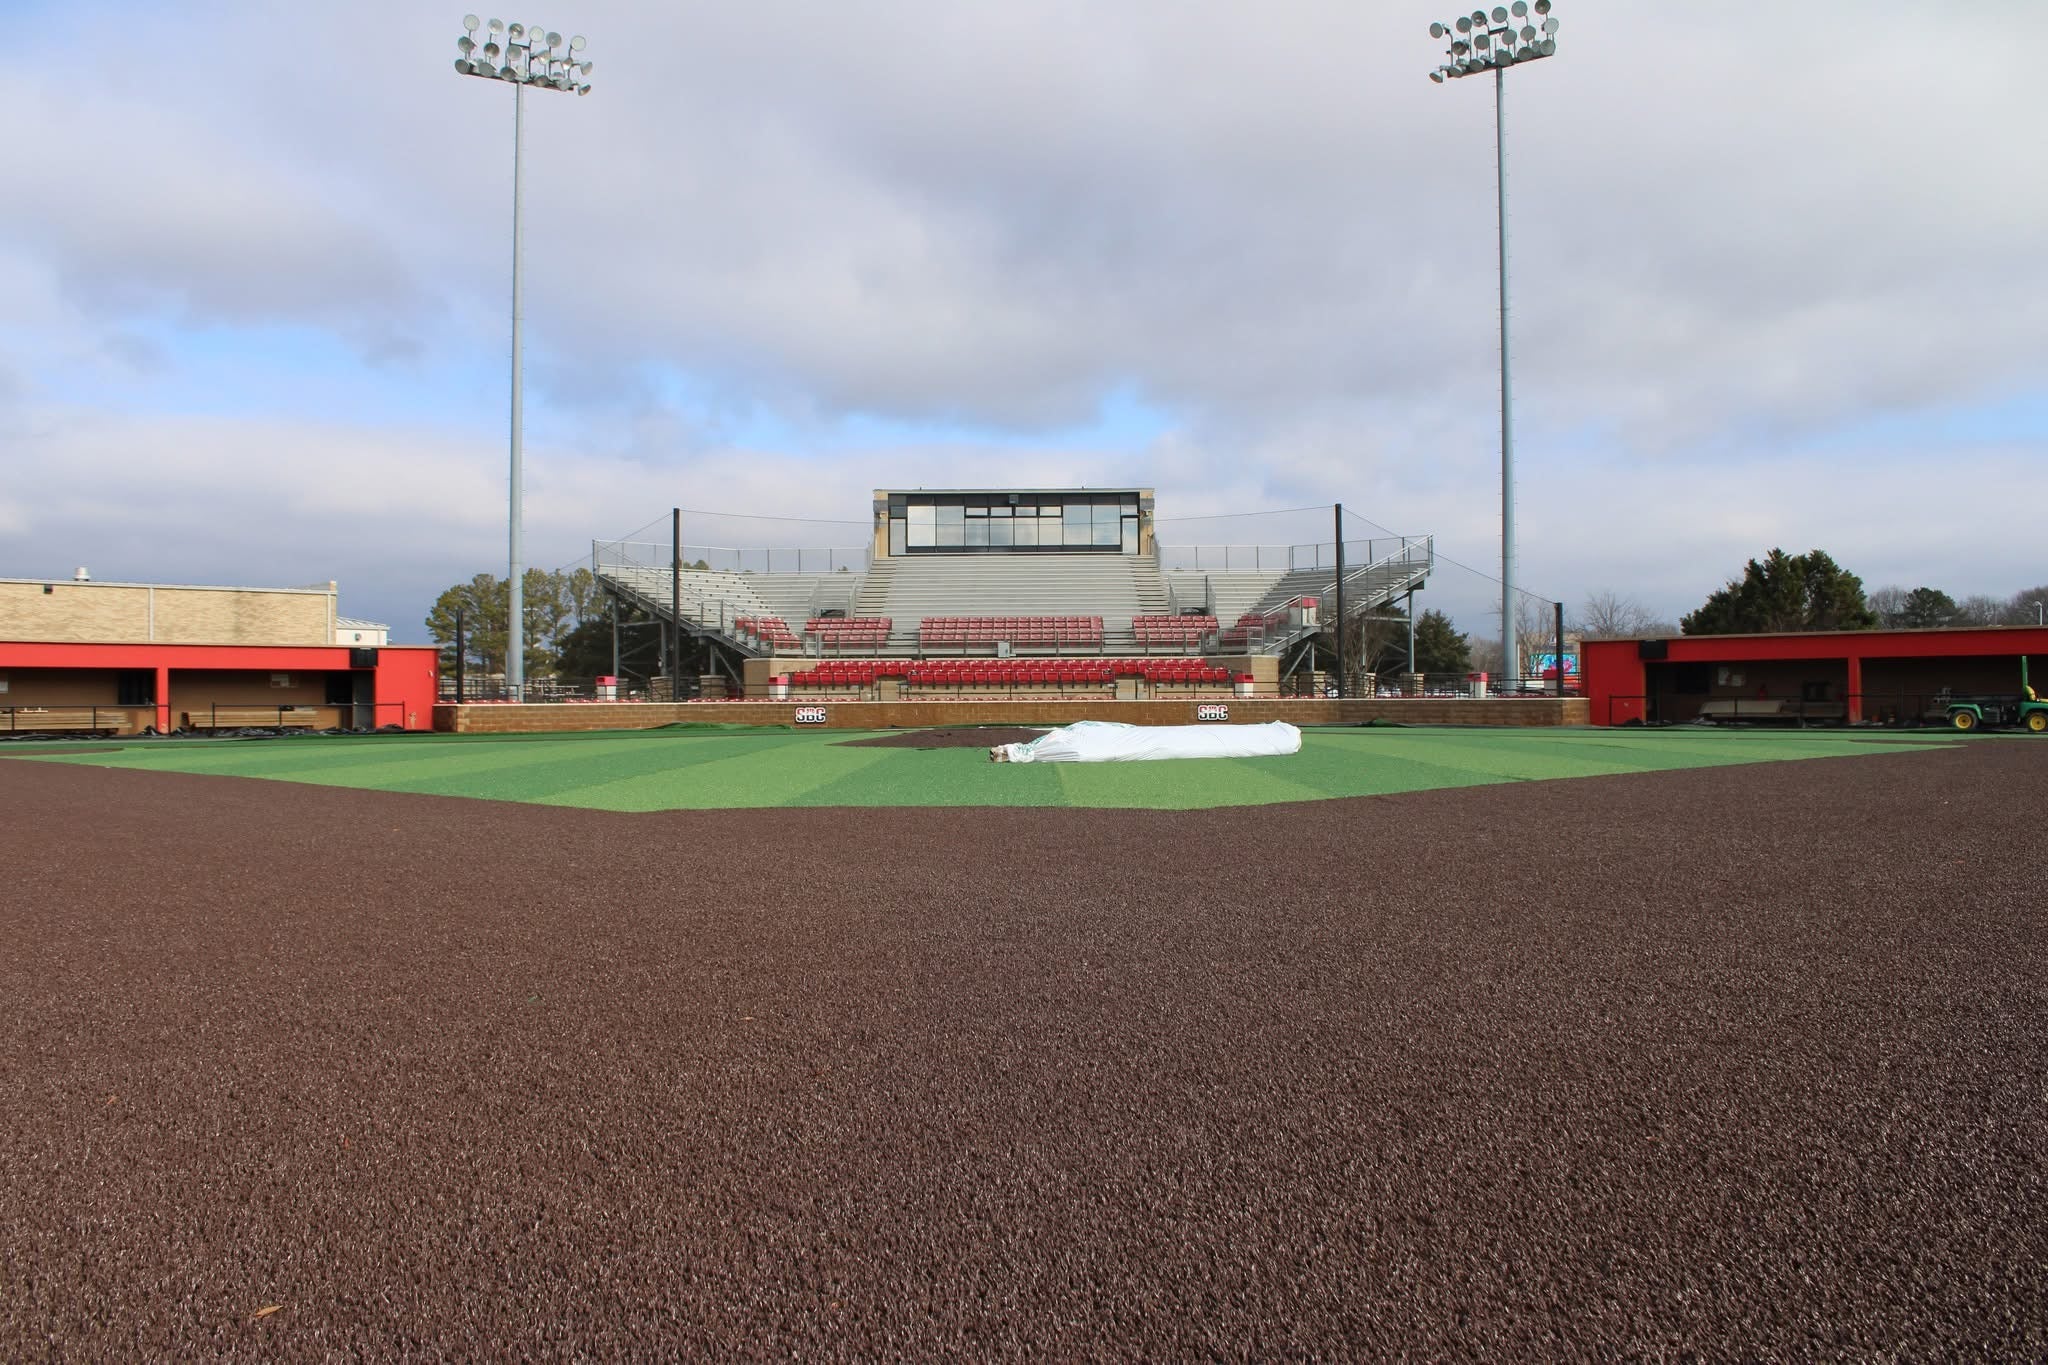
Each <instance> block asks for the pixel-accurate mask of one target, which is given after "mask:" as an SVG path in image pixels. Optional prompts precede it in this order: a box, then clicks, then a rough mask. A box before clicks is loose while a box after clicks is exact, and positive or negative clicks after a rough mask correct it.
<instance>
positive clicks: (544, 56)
mask: <svg viewBox="0 0 2048 1365" xmlns="http://www.w3.org/2000/svg"><path fill="white" fill-rule="evenodd" d="M462 28H463V34H462V36H461V37H460V38H457V39H456V40H455V49H456V51H458V52H460V53H461V54H462V55H461V56H459V57H457V58H456V59H455V69H456V71H457V72H459V73H460V74H462V75H464V76H481V77H483V78H484V79H485V80H493V81H509V82H510V83H511V85H512V493H511V503H512V512H511V537H510V539H511V560H512V572H511V581H510V582H509V583H507V585H506V590H507V592H508V593H509V594H510V597H511V600H510V602H509V603H507V609H506V613H505V688H506V690H507V691H508V692H509V693H510V694H511V696H512V699H513V700H514V701H524V700H525V699H526V574H525V565H524V564H522V563H521V562H520V561H521V560H522V558H523V557H524V556H523V554H522V547H521V545H520V518H521V507H520V503H521V501H522V489H523V483H522V479H521V474H520V468H519V441H520V435H521V425H522V422H523V414H522V413H521V411H520V400H521V387H522V386H521V382H520V372H519V363H520V356H519V322H520V317H519V315H520V311H521V299H520V286H519V266H520V251H521V244H520V227H521V224H520V198H521V195H520V170H521V164H520V163H521V161H522V159H523V156H524V153H525V149H526V87H527V86H529V85H531V86H534V87H536V88H537V89H541V90H564V91H567V90H574V91H575V92H576V93H577V94H579V95H587V94H589V93H590V83H589V82H588V81H587V80H582V79H581V78H583V77H586V76H588V75H589V74H590V65H591V64H590V63H589V62H586V61H582V60H580V59H579V57H578V54H579V53H581V52H582V51H583V38H582V35H580V34H579V35H577V36H575V37H573V38H571V39H569V42H568V44H567V45H566V46H564V44H563V42H562V35H561V34H559V33H549V32H547V31H546V30H544V29H542V28H540V27H539V26H538V25H536V26H533V27H530V28H529V27H528V26H527V25H525V24H512V25H509V26H508V25H507V24H506V23H505V21H504V20H502V19H493V20H491V21H490V22H489V23H488V24H482V23H480V22H479V21H478V20H477V17H476V16H475V15H474V14H465V15H464V16H463V17H462ZM479 28H481V29H483V31H484V41H483V43H482V44H481V45H479V44H478V43H477V40H476V34H477V30H478V29H479ZM579 82H580V83H579Z"/></svg>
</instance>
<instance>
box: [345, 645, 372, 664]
mask: <svg viewBox="0 0 2048 1365" xmlns="http://www.w3.org/2000/svg"><path fill="white" fill-rule="evenodd" d="M348 666H349V667H350V668H375V667H376V666H377V651H376V650H374V649H351V650H350V651H349V652H348Z"/></svg>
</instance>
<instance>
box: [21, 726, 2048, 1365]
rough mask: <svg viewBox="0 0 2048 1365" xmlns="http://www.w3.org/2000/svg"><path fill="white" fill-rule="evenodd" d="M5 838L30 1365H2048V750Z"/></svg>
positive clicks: (111, 817)
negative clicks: (424, 1362)
mask: <svg viewBox="0 0 2048 1365" xmlns="http://www.w3.org/2000/svg"><path fill="white" fill-rule="evenodd" d="M0 798H4V800H5V802H6V808H7V809H8V810H9V811H10V813H11V819H10V821H9V824H8V833H7V847H8V859H7V869H6V872H7V880H6V883H5V888H4V892H0V895H4V910H0V1002H4V1003H0V1357H4V1358H7V1359H31V1358H44V1357H60V1358H72V1359H109V1360H145V1359H171V1358H190V1357H193V1356H197V1355H203V1354H214V1353H231V1354H247V1355H261V1356H263V1357H277V1358H314V1357H328V1356H336V1355H361V1356H369V1357H375V1358H394V1357H414V1356H435V1357H448V1356H453V1357H463V1358H470V1359H481V1358H501V1357H507V1356H544V1357H564V1356H622V1355H634V1356H652V1355H664V1356H675V1355H683V1354H689V1355H693V1356H695V1355H710V1354H714V1353H715V1354H717V1355H720V1356H733V1357H771V1356H791V1355H801V1356H828V1357H838V1358H859V1359H878V1358H890V1357H917V1358H931V1357H950V1358H963V1357H965V1358H973V1357H1014V1356H1026V1355H1030V1356H1036V1357H1039V1358H1051V1359H1066V1358H1097V1359H1110V1358H1115V1359H1129V1358H1134V1357H1145V1358H1159V1357H1175V1358H1186V1357H1227V1358H1244V1357H1276V1356H1285V1357H1293V1356H1320V1357H1325V1358H1331V1359H1344V1360H1357V1359H1376V1358H1384V1357H1387V1356H1390V1355H1394V1354H1398V1353H1408V1354H1412V1355H1417V1356H1426V1357H1442V1356H1469V1355H1479V1354H1485V1355H1490V1356H1493V1357H1496V1358H1499V1359H1506V1360H1517V1359H1529V1358H1540V1357H1556V1356H1601V1357H1606V1356H1616V1355H1630V1356H1645V1355H1657V1356H1678V1355H1686V1354H1691V1353H1697V1354H1700V1355H1704V1356H1709V1357H1716V1358H1764V1357H1773V1358H1808V1357H1813V1356H1838V1355H1840V1356H1853V1357H1859V1358H1862V1357H1871V1356H1893V1355H1896V1356H1903V1357H1907V1358H1926V1357H1958V1356H1961V1357H1984V1356H1989V1357H1996V1358H2004V1359H2024V1358H2039V1357H2041V1356H2042V1355H2043V1354H2044V1353H2048V1329H2044V1313H2048V1309H2044V1304H2048V1049H2044V1037H2048V1009H2044V992H2048V985H2044V983H2048V961H2044V956H2048V954H2044V944H2048V934H2044V923H2043V921H2044V893H2043V855H2044V849H2048V843H2044V840H2043V837H2042V831H2043V822H2044V820H2048V745H2044V744H2040V743H2028V742H2025V741H2001V740H1989V741H1983V742H1972V743H1969V744H1965V745H1961V746H1958V747H1956V748H1954V749H1949V750H1943V751H1940V752H1913V753H1900V754H1897V755H1888V756H1882V757H1876V756H1874V757H1869V758H1859V759H1855V760H1820V761H1811V762H1796V763H1776V764H1768V765H1759V766H1752V767H1740V768H1720V769H1710V770H1699V771H1691V772H1674V773H1661V774H1653V775H1645V776H1640V777H1611V778H1594V779H1587V780H1581V781H1570V782H1549V783H1529V784H1514V785H1505V786H1496V787H1485V788H1475V789H1467V790H1461V791H1438V792H1425V793H1416V794H1411V795H1406V796H1399V797H1385V798H1369V799H1360V800H1352V801H1331V802H1325V803H1320V804H1315V805H1305V806H1268V807H1254V808H1248V809H1237V810H1223V811H1204V812H1192V813H1161V812H1130V813H1126V812H1114V811H1099V810H1088V811H1068V810H1046V809H1027V810H1004V811H998V812H989V811H946V810H916V811H892V810H849V811H821V810H780V811H776V810H770V811H747V812H735V813H707V814H664V815H651V816H619V815H610V814H601V813H592V812H581V811H569V810H551V809H546V808H542V807H537V806H523V805H514V804H509V803H496V802H481V801H479V802H464V801H458V800H449V799H441V798H432V797H414V796H402V795H389V794H379V793H372V792H359V791H344V790H338V789H324V788H316V787H296V786H287V785H280V784H277V783H270V782H253V781H239V780H235V779H225V778H209V777H193V776H177V775H166V774H157V773H148V772H133V771H114V770H97V769H90V768H79V767H64V766H56V765H46V764H30V763H9V762H0ZM273 1306H275V1307H276V1308H277V1311H276V1312H273V1313H270V1314H268V1315H266V1316H262V1317H256V1316H255V1315H256V1314H257V1313H258V1312H259V1311H260V1310H262V1309H265V1308H269V1307H273Z"/></svg>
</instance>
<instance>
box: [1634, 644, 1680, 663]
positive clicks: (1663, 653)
mask: <svg viewBox="0 0 2048 1365" xmlns="http://www.w3.org/2000/svg"><path fill="white" fill-rule="evenodd" d="M1670 654H1671V642H1670V641H1669V640H1638V641H1636V657H1637V658H1638V659H1663V658H1668V657H1670Z"/></svg>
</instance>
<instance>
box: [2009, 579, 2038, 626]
mask: <svg viewBox="0 0 2048 1365" xmlns="http://www.w3.org/2000/svg"><path fill="white" fill-rule="evenodd" d="M2044 603H2048V583H2043V584H2041V585H2040V586H2039V587H2034V588H2022V589H2020V590H2019V591H2018V592H2017V593H2014V594H2013V598H2012V600H2011V601H2010V602H2008V603H2006V604H2005V613H2004V615H2003V617H2002V618H2001V620H2000V624H2001V625H2008V626H2034V625H2039V624H2040V623H2041V620H2042V611H2043V604H2044Z"/></svg>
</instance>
